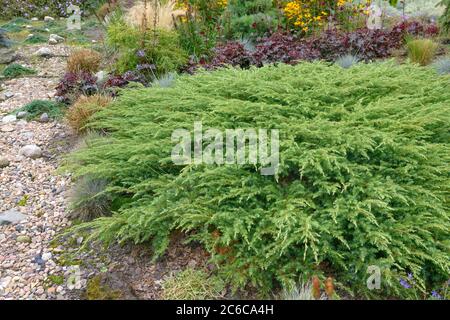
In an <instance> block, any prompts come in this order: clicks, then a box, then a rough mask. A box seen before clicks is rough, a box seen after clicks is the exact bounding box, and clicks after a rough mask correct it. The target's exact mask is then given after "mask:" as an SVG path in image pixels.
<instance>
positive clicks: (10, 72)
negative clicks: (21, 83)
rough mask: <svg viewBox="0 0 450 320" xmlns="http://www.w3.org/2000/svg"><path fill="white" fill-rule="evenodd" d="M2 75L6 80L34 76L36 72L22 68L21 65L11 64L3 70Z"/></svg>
mask: <svg viewBox="0 0 450 320" xmlns="http://www.w3.org/2000/svg"><path fill="white" fill-rule="evenodd" d="M2 74H3V76H4V77H6V78H18V77H23V76H27V75H32V74H36V71H35V70H33V69H31V68H28V67H25V66H22V65H21V64H18V63H12V64H10V65H8V66H7V67H6V68H5V69H3V71H2Z"/></svg>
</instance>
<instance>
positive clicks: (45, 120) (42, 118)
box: [39, 113, 50, 123]
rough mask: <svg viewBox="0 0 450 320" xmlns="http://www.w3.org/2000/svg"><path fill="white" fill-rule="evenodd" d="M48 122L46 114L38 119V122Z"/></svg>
mask: <svg viewBox="0 0 450 320" xmlns="http://www.w3.org/2000/svg"><path fill="white" fill-rule="evenodd" d="M49 120H50V118H49V117H48V114H47V113H43V114H42V115H41V116H40V117H39V122H43V123H45V122H48V121H49Z"/></svg>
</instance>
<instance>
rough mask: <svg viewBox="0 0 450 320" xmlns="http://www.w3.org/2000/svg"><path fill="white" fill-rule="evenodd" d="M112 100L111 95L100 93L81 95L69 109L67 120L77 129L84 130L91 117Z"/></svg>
mask: <svg viewBox="0 0 450 320" xmlns="http://www.w3.org/2000/svg"><path fill="white" fill-rule="evenodd" d="M111 101H112V99H111V98H110V97H108V96H104V95H100V94H95V95H92V96H89V97H86V96H81V97H79V98H78V100H77V101H76V102H75V103H74V104H73V105H72V106H71V107H70V108H69V109H68V110H67V112H66V120H67V122H68V123H69V125H70V126H71V127H72V128H73V129H74V130H75V131H78V132H83V131H85V130H86V128H85V126H86V124H87V123H88V121H89V120H90V119H91V117H92V116H93V115H94V114H95V113H96V112H98V111H99V110H101V109H103V108H105V107H106V106H107V105H108V104H109V103H110V102H111Z"/></svg>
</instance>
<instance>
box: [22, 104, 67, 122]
mask: <svg viewBox="0 0 450 320" xmlns="http://www.w3.org/2000/svg"><path fill="white" fill-rule="evenodd" d="M65 110H66V106H65V105H64V104H62V103H58V102H54V101H49V100H34V101H32V102H30V103H28V104H26V105H25V106H23V107H22V108H19V109H17V110H15V111H14V113H17V112H20V111H25V112H27V119H28V120H31V119H34V118H37V117H39V116H40V115H42V114H43V113H47V114H48V116H49V117H50V118H53V119H58V118H61V117H62V116H63V115H64V111H65Z"/></svg>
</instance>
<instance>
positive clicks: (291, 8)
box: [283, 0, 371, 33]
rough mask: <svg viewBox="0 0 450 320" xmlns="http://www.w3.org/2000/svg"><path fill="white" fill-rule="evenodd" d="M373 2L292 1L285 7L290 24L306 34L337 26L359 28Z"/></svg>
mask: <svg viewBox="0 0 450 320" xmlns="http://www.w3.org/2000/svg"><path fill="white" fill-rule="evenodd" d="M370 2H371V0H360V1H357V0H353V1H352V0H290V1H286V2H285V4H284V7H283V11H284V15H285V17H286V19H287V21H288V23H289V24H290V25H291V26H293V27H294V28H295V29H299V30H301V31H302V32H304V33H309V32H311V31H314V30H320V29H323V27H324V26H325V25H329V24H335V25H338V26H341V27H342V28H344V29H351V27H352V26H358V25H359V24H360V22H361V17H363V20H365V17H364V15H365V14H367V13H368V10H367V8H368V6H369V5H370Z"/></svg>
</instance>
